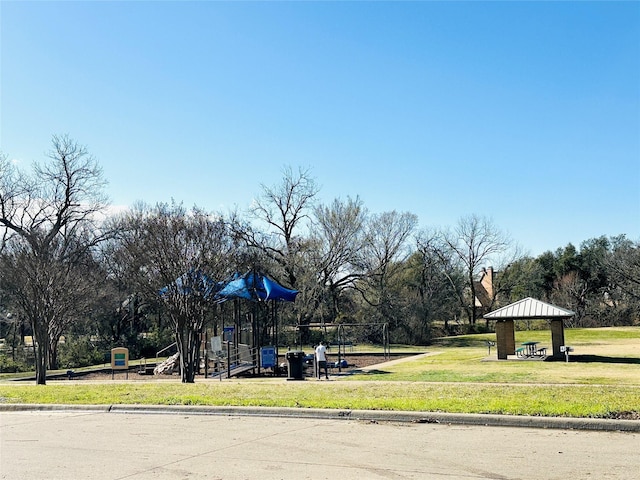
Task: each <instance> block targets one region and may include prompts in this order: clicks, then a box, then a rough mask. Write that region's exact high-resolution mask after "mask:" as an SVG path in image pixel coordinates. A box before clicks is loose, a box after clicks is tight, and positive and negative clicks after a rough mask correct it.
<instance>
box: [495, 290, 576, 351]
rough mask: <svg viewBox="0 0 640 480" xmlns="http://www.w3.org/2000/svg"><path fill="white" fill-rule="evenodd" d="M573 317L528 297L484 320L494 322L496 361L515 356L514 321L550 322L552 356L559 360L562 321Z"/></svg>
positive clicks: (562, 340)
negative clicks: (538, 320) (540, 320)
mask: <svg viewBox="0 0 640 480" xmlns="http://www.w3.org/2000/svg"><path fill="white" fill-rule="evenodd" d="M574 315H575V313H574V312H572V311H571V310H566V309H564V308H560V307H556V306H555V305H550V304H548V303H545V302H542V301H540V300H536V299H535V298H531V297H529V298H525V299H523V300H519V301H517V302H515V303H512V304H510V305H507V306H505V307H502V308H499V309H498V310H494V311H493V312H490V313H487V314H485V315H484V318H486V319H489V320H495V321H496V345H497V347H498V348H497V350H498V359H499V360H506V359H507V355H515V354H516V341H515V329H514V323H513V322H514V320H536V319H542V320H550V322H551V343H552V346H553V354H552V356H553V357H554V358H560V357H562V352H561V351H560V347H561V346H563V345H564V320H565V319H566V318H571V317H573V316H574Z"/></svg>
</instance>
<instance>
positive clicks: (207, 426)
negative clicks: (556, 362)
mask: <svg viewBox="0 0 640 480" xmlns="http://www.w3.org/2000/svg"><path fill="white" fill-rule="evenodd" d="M37 407H41V408H39V409H38V408H37ZM42 407H43V406H33V407H28V406H23V407H21V408H18V407H17V406H16V407H15V408H14V407H11V406H7V405H4V406H3V407H2V409H0V432H1V433H0V472H1V473H0V478H2V479H6V480H33V479H42V480H58V479H65V480H93V479H98V480H123V479H131V480H146V479H155V480H165V479H166V480H169V479H172V480H173V479H190V480H198V479H224V480H247V479H261V480H289V479H291V480H293V479H296V480H298V479H314V480H315V479H332V480H335V479H340V480H361V479H371V480H376V479H390V478H395V479H436V480H437V479H443V480H445V479H446V480H456V479H460V480H470V479H475V480H478V479H501V480H505V479H514V480H515V479H525V478H540V479H545V480H555V479H558V480H560V479H562V480H565V479H566V478H571V479H572V480H580V479H596V478H597V479H603V478H613V479H634V478H639V477H638V472H640V455H639V454H638V446H639V445H640V434H638V433H634V432H611V431H594V430H593V429H591V430H589V431H585V430H572V429H566V425H565V426H564V427H561V425H560V424H554V428H551V429H549V428H529V427H526V426H523V424H522V425H520V427H521V428H512V427H503V426H493V427H486V426H479V425H469V424H458V423H455V419H456V417H453V416H446V417H439V416H431V414H430V415H429V416H427V415H425V414H422V416H420V415H416V416H415V417H413V418H411V417H410V416H405V415H400V416H397V417H393V416H392V415H387V416H385V417H384V418H383V417H379V418H380V420H376V419H375V418H374V417H375V416H376V415H380V414H383V413H384V412H357V411H351V412H349V411H317V410H309V411H307V410H306V409H305V410H304V412H305V413H304V414H302V411H301V410H302V409H223V408H215V409H211V408H197V407H174V408H165V407H162V408H150V407H137V406H115V405H114V406H112V407H73V408H69V407H66V408H62V407H57V406H56V407H49V409H47V408H44V409H43V408H42ZM29 409H30V410H29ZM290 410H295V412H290ZM168 413H171V414H168ZM293 413H296V415H293ZM466 418H467V421H469V418H468V417H466ZM482 418H483V419H485V420H489V418H488V417H484V416H482ZM444 420H452V421H446V422H445V421H444ZM436 422H440V423H436ZM484 423H487V422H486V421H485V422H484ZM569 428H571V427H569Z"/></svg>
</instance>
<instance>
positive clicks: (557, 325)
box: [551, 318, 564, 358]
mask: <svg viewBox="0 0 640 480" xmlns="http://www.w3.org/2000/svg"><path fill="white" fill-rule="evenodd" d="M551 345H552V346H553V358H562V355H563V354H562V352H561V351H560V347H561V346H562V345H564V321H563V319H562V318H554V319H552V320H551Z"/></svg>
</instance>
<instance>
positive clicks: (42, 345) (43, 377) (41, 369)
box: [32, 322, 49, 385]
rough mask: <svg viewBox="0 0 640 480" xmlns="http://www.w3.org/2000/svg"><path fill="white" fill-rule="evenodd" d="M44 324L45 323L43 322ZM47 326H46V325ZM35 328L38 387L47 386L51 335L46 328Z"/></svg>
mask: <svg viewBox="0 0 640 480" xmlns="http://www.w3.org/2000/svg"><path fill="white" fill-rule="evenodd" d="M43 323H44V322H43ZM45 325H46V324H45ZM32 327H33V345H34V354H35V362H36V385H46V384H47V364H48V363H49V362H48V357H49V348H48V345H47V344H48V343H49V335H48V332H47V328H46V326H45V327H44V328H43V327H42V325H38V326H37V327H36V325H32Z"/></svg>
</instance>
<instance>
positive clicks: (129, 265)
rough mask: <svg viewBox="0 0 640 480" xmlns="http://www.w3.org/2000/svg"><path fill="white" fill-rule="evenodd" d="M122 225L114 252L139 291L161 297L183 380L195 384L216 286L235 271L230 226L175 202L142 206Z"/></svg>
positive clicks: (151, 296) (126, 218) (121, 223)
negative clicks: (201, 342)
mask: <svg viewBox="0 0 640 480" xmlns="http://www.w3.org/2000/svg"><path fill="white" fill-rule="evenodd" d="M119 225H120V231H121V233H120V235H119V238H118V239H117V241H116V242H114V244H113V245H111V250H112V254H113V255H114V256H115V257H117V259H118V262H120V266H119V268H122V269H126V270H128V271H129V272H130V274H131V278H132V284H133V285H135V289H136V292H135V293H141V294H143V295H145V296H146V297H147V298H149V299H151V300H153V299H154V298H158V296H159V298H160V300H161V303H162V305H163V306H164V309H165V310H166V312H167V313H168V315H169V317H170V318H171V322H172V326H173V332H174V337H175V341H176V344H177V347H178V352H179V353H180V367H181V368H180V371H181V378H182V381H183V382H185V383H193V382H194V381H195V374H196V372H197V361H198V353H199V341H200V334H201V333H202V328H203V325H204V322H205V319H206V317H207V313H208V312H209V311H210V308H211V305H212V304H211V301H212V298H213V295H214V293H215V282H216V281H220V280H221V279H223V278H226V277H227V276H228V275H229V273H230V270H231V269H232V268H233V267H234V265H233V253H232V252H233V244H232V243H231V237H230V235H229V232H228V229H227V225H226V223H225V222H224V221H223V219H222V218H221V217H219V216H213V215H210V214H208V213H206V212H203V211H201V210H199V209H197V208H194V209H193V210H191V211H189V212H187V211H186V210H185V209H184V208H183V207H182V206H181V205H177V204H175V203H174V204H172V205H166V204H160V205H157V206H156V207H155V208H149V207H146V206H144V205H141V206H139V207H138V209H137V210H135V211H132V212H130V213H129V214H127V215H125V216H124V218H123V219H121V220H120V221H119Z"/></svg>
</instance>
